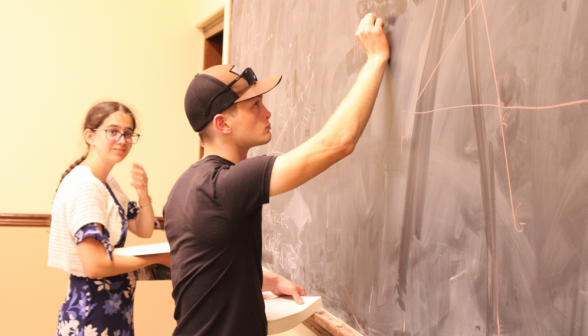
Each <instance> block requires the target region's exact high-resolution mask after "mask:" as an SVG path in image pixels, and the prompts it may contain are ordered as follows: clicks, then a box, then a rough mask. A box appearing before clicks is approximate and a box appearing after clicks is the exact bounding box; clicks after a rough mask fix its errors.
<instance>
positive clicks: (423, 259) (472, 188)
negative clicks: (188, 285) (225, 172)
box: [230, 0, 588, 335]
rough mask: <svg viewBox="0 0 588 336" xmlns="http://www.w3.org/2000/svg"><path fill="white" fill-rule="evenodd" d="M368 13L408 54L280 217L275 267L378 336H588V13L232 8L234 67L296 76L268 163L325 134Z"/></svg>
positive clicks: (284, 92) (253, 1) (270, 238)
mask: <svg viewBox="0 0 588 336" xmlns="http://www.w3.org/2000/svg"><path fill="white" fill-rule="evenodd" d="M366 12H375V13H376V14H378V15H379V16H380V17H384V18H386V26H385V32H386V34H387V36H388V37H389V39H390V40H391V41H393V42H392V58H391V61H390V65H389V68H388V70H387V71H386V74H385V76H384V80H383V84H382V87H381V90H380V93H379V96H378V100H377V102H376V107H375V109H374V113H373V115H372V117H371V120H370V122H369V124H368V126H367V128H366V130H365V132H364V134H363V136H362V138H361V140H360V142H359V144H358V146H357V147H356V150H355V152H354V153H353V154H352V155H351V156H350V157H348V158H346V159H345V160H343V161H341V162H340V163H338V164H336V165H334V166H333V167H331V168H330V169H329V170H327V171H326V172H325V173H324V174H322V175H321V176H319V177H317V178H315V179H314V180H312V181H310V182H309V183H307V184H306V185H304V186H302V187H300V188H297V189H295V190H294V191H292V192H289V193H287V194H284V195H280V196H278V197H273V198H272V199H271V201H270V204H269V206H266V207H264V210H263V219H264V221H263V258H264V263H265V266H266V267H268V268H270V269H272V270H274V271H276V272H279V273H281V274H283V275H285V276H287V277H289V278H291V279H292V280H294V281H295V282H297V283H299V284H301V285H303V286H305V287H306V289H307V291H308V292H309V293H310V294H312V295H322V296H323V298H324V304H325V306H326V308H327V309H328V310H329V311H330V312H331V313H333V314H334V315H336V316H338V317H339V318H341V319H343V320H344V321H345V322H346V323H347V324H349V325H350V326H352V327H354V328H355V329H356V330H358V331H359V332H363V333H365V334H367V335H393V334H397V335H400V334H401V333H402V331H403V330H405V335H498V334H500V335H588V265H587V262H588V230H587V229H586V228H587V227H588V104H587V103H588V101H587V99H588V28H587V27H588V26H587V23H586V21H587V20H588V2H586V1H582V0H569V1H561V0H494V1H491V0H486V1H482V0H477V1H476V0H436V1H435V0H428V1H424V0H412V1H407V0H387V1H378V0H369V1H359V0H341V1H339V0H331V1H327V0H320V1H319V0H287V1H286V0H265V1H261V0H233V8H232V36H231V54H230V55H231V63H234V64H238V65H239V66H240V67H241V68H244V67H247V66H250V67H252V68H253V69H254V71H255V72H256V73H257V75H258V76H259V77H269V76H273V75H276V74H282V75H284V78H283V80H282V83H281V84H280V85H279V86H278V87H277V88H276V89H275V90H274V91H272V92H271V93H269V94H267V95H266V96H265V97H264V103H265V104H266V105H267V106H268V108H269V110H270V111H272V113H273V115H272V119H271V121H272V128H273V138H272V140H271V142H270V143H269V144H268V145H265V146H263V147H260V148H257V149H254V150H252V151H251V153H250V154H251V155H254V156H255V155H261V154H268V155H279V154H281V153H286V152H287V151H289V150H290V149H292V148H294V147H295V146H297V145H299V144H301V143H302V142H304V141H305V140H307V139H308V138H309V137H311V136H312V135H313V134H316V133H317V132H318V131H319V130H320V129H321V127H322V126H323V125H324V124H325V122H326V121H327V120H328V118H329V117H330V116H331V114H332V112H333V111H334V110H335V109H336V107H337V105H338V104H339V103H340V102H341V100H342V99H343V97H344V96H345V95H346V94H347V92H348V91H349V89H350V88H351V86H352V84H353V83H354V81H355V78H356V76H357V73H358V72H359V70H360V68H361V66H362V64H363V63H364V61H365V54H364V52H363V51H362V50H361V49H360V48H359V47H358V44H357V43H356V42H355V36H354V33H355V30H356V27H357V25H358V23H359V20H360V18H361V17H363V15H364V14H365V13H366ZM433 110H435V111H433Z"/></svg>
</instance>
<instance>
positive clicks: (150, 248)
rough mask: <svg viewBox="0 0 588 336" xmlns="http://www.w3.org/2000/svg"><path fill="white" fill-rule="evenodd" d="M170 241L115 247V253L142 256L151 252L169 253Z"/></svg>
mask: <svg viewBox="0 0 588 336" xmlns="http://www.w3.org/2000/svg"><path fill="white" fill-rule="evenodd" d="M169 250H170V248H169V243H159V244H149V245H138V246H131V247H121V248H116V249H114V254H116V255H122V256H140V255H149V254H159V253H169Z"/></svg>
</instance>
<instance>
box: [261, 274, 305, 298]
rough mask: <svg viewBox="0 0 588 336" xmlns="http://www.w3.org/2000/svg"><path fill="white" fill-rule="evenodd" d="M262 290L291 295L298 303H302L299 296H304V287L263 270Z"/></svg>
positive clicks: (279, 294)
mask: <svg viewBox="0 0 588 336" xmlns="http://www.w3.org/2000/svg"><path fill="white" fill-rule="evenodd" d="M262 291H270V292H272V293H274V294H275V295H278V296H281V295H291V296H292V297H293V298H294V301H296V303H298V304H304V301H303V300H302V298H301V296H306V291H305V290H304V288H302V287H300V286H298V285H297V284H295V283H293V282H291V281H290V280H288V279H286V278H284V277H282V276H279V275H277V274H275V273H272V272H270V271H266V270H265V269H264V270H263V287H262Z"/></svg>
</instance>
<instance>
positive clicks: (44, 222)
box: [0, 213, 165, 227]
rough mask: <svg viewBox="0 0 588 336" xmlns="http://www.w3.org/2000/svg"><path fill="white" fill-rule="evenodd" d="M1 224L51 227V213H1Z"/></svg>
mask: <svg viewBox="0 0 588 336" xmlns="http://www.w3.org/2000/svg"><path fill="white" fill-rule="evenodd" d="M155 218H156V219H157V220H158V221H159V223H160V224H161V226H165V221H164V219H163V217H155ZM0 226H21V227H49V226H51V215H49V214H24V213H0Z"/></svg>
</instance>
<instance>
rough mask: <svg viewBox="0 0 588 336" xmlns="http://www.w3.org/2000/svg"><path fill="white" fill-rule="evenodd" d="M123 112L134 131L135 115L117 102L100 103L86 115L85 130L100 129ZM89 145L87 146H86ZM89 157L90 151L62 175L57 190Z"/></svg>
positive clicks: (135, 125) (135, 124)
mask: <svg viewBox="0 0 588 336" xmlns="http://www.w3.org/2000/svg"><path fill="white" fill-rule="evenodd" d="M116 112H121V113H124V114H127V115H129V116H130V117H131V119H133V130H134V129H135V128H136V127H137V121H136V120H135V115H134V114H133V112H131V110H130V109H129V108H128V107H126V106H125V105H124V104H121V103H119V102H115V101H106V102H101V103H98V104H96V105H94V106H92V108H90V110H89V111H88V113H86V119H85V121H84V130H86V129H96V128H99V127H100V126H101V125H102V123H103V122H104V120H106V118H108V117H109V116H110V115H111V114H113V113H116ZM86 145H87V144H86ZM87 157H88V151H86V154H84V155H82V157H80V158H79V159H77V160H76V161H75V162H74V163H72V164H71V165H70V166H69V168H68V169H66V170H65V172H64V173H63V174H62V175H61V180H59V184H58V185H57V189H59V186H60V185H61V182H62V181H63V179H64V178H65V177H66V176H67V174H69V173H70V172H71V171H72V170H73V169H74V168H75V167H77V166H78V165H80V163H82V162H83V161H84V160H85V159H86V158H87Z"/></svg>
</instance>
